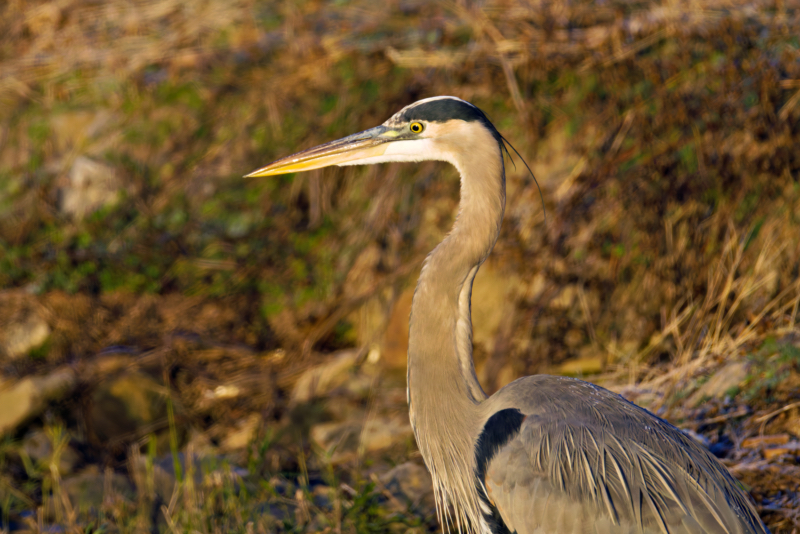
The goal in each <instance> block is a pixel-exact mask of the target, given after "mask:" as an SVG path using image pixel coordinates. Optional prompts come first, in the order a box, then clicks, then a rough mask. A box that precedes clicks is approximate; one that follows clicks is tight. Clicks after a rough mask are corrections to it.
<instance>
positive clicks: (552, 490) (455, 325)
mask: <svg viewBox="0 0 800 534" xmlns="http://www.w3.org/2000/svg"><path fill="white" fill-rule="evenodd" d="M504 143H505V140H504V139H503V137H502V136H501V135H500V133H499V132H498V131H497V129H496V128H495V127H494V126H493V125H492V124H491V122H489V119H488V118H486V115H485V114H484V113H483V112H482V111H481V110H479V109H478V108H477V107H475V106H473V105H472V104H470V103H468V102H465V101H463V100H460V99H458V98H454V97H435V98H430V99H426V100H421V101H419V102H416V103H414V104H411V105H410V106H407V107H406V108H404V109H402V110H400V111H399V112H398V113H396V114H395V115H394V116H393V117H391V118H390V119H389V120H387V121H386V122H385V123H384V124H383V125H381V126H378V127H376V128H373V129H371V130H366V131H364V132H361V133H358V134H354V135H351V136H349V137H345V138H343V139H340V140H339V141H333V142H331V143H327V144H325V145H321V146H318V147H315V148H311V149H308V150H305V151H303V152H300V153H298V154H294V155H292V156H288V157H286V158H283V159H281V160H278V161H276V162H274V163H272V164H270V165H268V166H266V167H264V168H262V169H259V170H257V171H255V172H253V173H251V174H250V175H248V176H269V175H273V174H284V173H288V172H296V171H304V170H311V169H317V168H321V167H326V166H329V165H362V164H369V163H382V162H388V161H422V160H441V161H447V162H449V163H452V164H453V165H454V166H455V167H456V169H458V171H459V173H460V174H461V203H460V205H459V212H458V217H457V218H456V223H455V225H454V226H453V229H452V231H451V232H450V233H449V234H448V235H447V237H446V238H445V239H444V240H443V241H442V242H441V243H440V244H439V245H438V246H437V247H436V248H435V249H434V251H433V252H431V254H430V255H429V256H428V258H427V259H426V260H425V264H424V265H423V268H422V271H421V273H420V278H419V282H418V283H417V289H416V291H415V293H414V300H413V304H412V307H411V318H410V321H409V322H410V326H409V349H408V404H409V413H410V417H411V424H412V427H413V428H414V433H415V435H416V438H417V444H418V445H419V449H420V452H421V453H422V457H423V458H424V459H425V464H426V465H427V466H428V469H429V470H430V472H431V475H432V478H433V484H434V494H435V496H436V503H437V511H438V513H439V518H440V520H441V521H442V522H443V523H444V524H446V525H452V526H454V527H455V528H457V529H458V530H459V531H464V532H468V533H482V534H489V533H494V534H504V533H510V532H516V533H518V534H571V533H575V534H579V533H580V534H585V533H595V534H629V533H630V534H633V533H638V534H645V533H647V534H649V533H653V534H656V533H660V534H679V533H720V534H721V533H742V534H744V533H748V534H757V533H765V532H767V530H766V528H765V527H764V525H763V523H762V522H761V520H760V519H759V517H758V515H757V514H756V512H755V509H754V508H753V505H752V503H751V502H750V500H749V498H748V496H747V495H746V494H745V493H744V492H743V491H742V490H741V489H740V488H739V486H738V485H737V483H736V481H735V480H734V479H733V477H732V476H731V475H730V473H728V471H727V470H726V469H725V467H724V466H723V465H722V464H721V463H720V462H719V461H718V460H717V459H716V458H714V457H713V456H712V455H711V454H709V452H708V451H706V450H705V449H704V448H703V447H701V446H700V445H698V444H697V443H695V442H694V441H692V440H691V439H689V438H688V437H686V436H685V435H684V434H683V433H682V432H681V431H680V430H678V429H676V428H675V427H673V426H672V425H670V424H668V423H666V422H664V421H662V420H661V419H659V418H658V417H656V416H654V415H653V414H651V413H650V412H648V411H646V410H644V409H642V408H639V407H638V406H636V405H634V404H632V403H630V402H628V401H626V400H625V399H623V398H622V397H620V396H619V395H616V394H614V393H611V392H609V391H608V390H605V389H603V388H601V387H599V386H595V385H592V384H589V383H587V382H582V381H580V380H575V379H570V378H563V377H553V376H544V375H541V376H531V377H527V378H521V379H519V380H516V381H514V382H512V383H511V384H508V385H507V386H505V387H504V388H502V389H501V390H500V391H498V392H497V393H495V394H494V395H492V396H491V397H487V395H486V394H485V393H484V392H483V389H482V388H481V386H480V384H479V383H478V379H477V377H476V376H475V368H474V365H473V361H472V323H471V314H470V305H471V296H472V282H473V280H474V279H475V274H476V273H477V272H478V268H479V267H480V266H481V264H482V263H483V262H484V260H485V259H486V257H487V256H488V255H489V253H490V252H491V250H492V248H493V247H494V243H495V241H496V240H497V236H498V234H499V232H500V224H501V222H502V219H503V210H504V208H505V169H504V166H503V150H504V149H505V145H504Z"/></svg>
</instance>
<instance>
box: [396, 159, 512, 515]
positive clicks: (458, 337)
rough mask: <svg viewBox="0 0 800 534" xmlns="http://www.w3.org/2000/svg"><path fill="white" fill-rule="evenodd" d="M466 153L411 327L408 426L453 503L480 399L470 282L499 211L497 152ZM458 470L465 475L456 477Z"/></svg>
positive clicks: (468, 467) (495, 230)
mask: <svg viewBox="0 0 800 534" xmlns="http://www.w3.org/2000/svg"><path fill="white" fill-rule="evenodd" d="M461 152H464V151H461ZM466 152H469V154H467V155H464V156H460V157H459V159H455V158H454V159H455V161H453V163H454V164H455V166H456V168H457V169H458V170H459V172H460V173H461V202H460V204H459V211H458V216H457V217H456V222H455V224H454V226H453V229H452V231H451V232H450V234H449V235H448V236H447V237H446V238H445V239H444V241H442V242H441V243H440V244H439V246H437V247H436V248H435V249H434V251H433V252H431V254H430V255H429V256H428V258H427V259H426V261H425V264H424V266H423V268H422V272H421V274H420V278H419V282H418V283H417V288H416V291H415V293H414V299H413V302H412V306H411V319H410V327H409V348H408V397H409V410H410V413H411V422H412V426H413V428H414V432H415V434H416V436H417V443H418V445H419V447H420V451H421V453H422V455H423V458H424V459H425V462H426V464H427V466H428V469H429V470H430V471H431V474H432V475H433V479H434V485H435V486H438V488H439V493H440V495H437V497H440V498H441V492H442V491H444V492H445V495H447V494H449V495H451V497H452V495H453V492H458V493H462V491H459V490H458V488H457V487H454V484H456V482H455V481H459V480H460V481H462V482H460V483H461V484H463V480H464V476H463V475H466V474H469V473H471V472H472V467H473V466H472V463H473V461H474V460H473V456H474V451H473V450H472V448H473V446H474V444H473V442H472V439H473V438H472V436H475V435H476V432H477V431H478V427H477V425H478V424H479V405H480V403H481V402H482V401H483V400H485V399H486V394H485V393H484V392H483V389H482V388H481V386H480V384H479V382H478V379H477V377H476V375H475V367H474V364H473V361H472V323H471V318H470V300H471V296H472V282H473V280H474V278H475V274H476V273H477V271H478V268H479V267H480V265H481V264H482V263H483V261H484V260H485V259H486V257H487V256H488V255H489V253H490V252H491V250H492V248H493V247H494V244H495V241H496V240H497V236H498V234H499V232H500V225H501V222H502V219H503V210H504V207H505V174H504V169H503V160H502V154H501V153H500V148H499V146H498V145H497V144H496V143H495V144H494V150H491V148H489V147H487V148H485V149H484V150H483V151H481V150H477V151H470V150H466ZM461 471H467V473H461V475H459V472H461ZM456 485H457V484H456ZM463 493H466V494H468V495H462V498H463V497H466V498H465V499H464V501H462V502H470V501H472V500H473V498H474V497H475V494H474V492H473V490H472V489H471V488H466V487H465V488H463ZM447 500H448V499H447V497H446V496H445V497H444V498H443V502H440V504H444V506H446V504H447V502H446V501H447ZM451 502H452V500H451ZM476 506H477V504H476ZM456 515H457V516H459V515H461V514H458V513H457V514H456ZM466 517H472V516H471V514H469V513H467V516H466ZM469 522H471V521H469Z"/></svg>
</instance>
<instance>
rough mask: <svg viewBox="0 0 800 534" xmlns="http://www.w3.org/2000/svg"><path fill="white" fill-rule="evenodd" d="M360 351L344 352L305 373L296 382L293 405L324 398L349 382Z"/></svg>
mask: <svg viewBox="0 0 800 534" xmlns="http://www.w3.org/2000/svg"><path fill="white" fill-rule="evenodd" d="M359 355H360V353H359V351H358V350H343V351H341V352H339V353H338V354H337V355H336V356H332V359H331V360H330V361H328V362H325V363H323V364H321V365H317V366H315V367H312V368H311V369H309V370H308V371H306V372H304V373H303V374H302V375H301V376H300V378H299V379H298V380H297V382H295V385H294V388H293V389H292V394H291V397H290V399H291V403H292V404H297V403H303V402H309V401H310V400H311V399H313V398H316V397H323V396H325V395H327V394H329V393H330V392H331V391H333V390H334V389H336V388H337V387H339V386H342V385H343V384H345V382H347V381H349V380H350V378H351V376H352V373H351V370H352V369H353V368H354V367H355V365H356V363H357V362H358V358H359Z"/></svg>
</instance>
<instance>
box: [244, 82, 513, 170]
mask: <svg viewBox="0 0 800 534" xmlns="http://www.w3.org/2000/svg"><path fill="white" fill-rule="evenodd" d="M487 144H488V145H490V148H492V149H494V147H500V146H502V137H501V136H500V133H499V132H498V131H497V129H496V128H495V127H494V126H493V125H492V123H491V122H489V119H487V118H486V115H485V114H484V113H483V112H482V111H481V110H480V109H478V108H477V107H475V106H473V105H472V104H470V103H469V102H466V101H464V100H461V99H460V98H456V97H453V96H438V97H433V98H427V99H425V100H420V101H418V102H415V103H413V104H411V105H409V106H406V107H405V108H403V109H401V110H400V111H398V112H397V113H395V114H394V115H393V116H392V117H391V118H390V119H389V120H387V121H386V122H384V123H383V124H381V125H380V126H377V127H375V128H371V129H369V130H365V131H363V132H359V133H357V134H353V135H349V136H347V137H343V138H342V139H338V140H336V141H331V142H329V143H325V144H323V145H319V146H316V147H313V148H309V149H307V150H304V151H302V152H298V153H297V154H293V155H291V156H287V157H285V158H281V159H279V160H277V161H275V162H273V163H270V164H269V165H267V166H266V167H262V168H260V169H258V170H256V171H253V172H251V173H250V174H248V175H247V176H246V177H247V178H250V177H256V176H272V175H276V174H286V173H291V172H300V171H310V170H313V169H320V168H322V167H329V166H331V165H338V166H344V165H368V164H372V163H385V162H390V161H423V160H441V161H449V162H451V163H454V164H455V163H456V159H457V156H458V153H459V152H460V151H464V150H470V149H471V148H473V146H471V145H475V146H477V145H479V146H482V147H485V146H486V145H487Z"/></svg>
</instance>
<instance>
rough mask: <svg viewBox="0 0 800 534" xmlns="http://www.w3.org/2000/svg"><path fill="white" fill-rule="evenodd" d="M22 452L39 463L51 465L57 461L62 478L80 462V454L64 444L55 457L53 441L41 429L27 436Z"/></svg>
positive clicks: (23, 442) (23, 441)
mask: <svg viewBox="0 0 800 534" xmlns="http://www.w3.org/2000/svg"><path fill="white" fill-rule="evenodd" d="M21 451H22V453H24V454H26V455H27V456H28V458H30V459H31V460H33V461H34V462H37V463H41V464H50V463H52V462H53V461H54V460H57V464H56V466H57V467H58V472H59V474H60V475H61V476H62V477H63V476H64V475H68V474H70V473H72V471H73V470H74V469H75V465H76V464H77V463H78V460H79V458H78V453H77V452H75V449H73V448H72V447H70V446H69V445H68V444H67V443H62V444H61V446H60V447H59V450H58V451H57V455H54V454H53V453H54V451H53V440H52V439H51V437H50V436H48V435H47V433H46V432H45V431H44V430H41V429H38V430H34V431H33V432H31V433H29V434H28V435H27V436H25V439H23V440H22V449H21Z"/></svg>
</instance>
